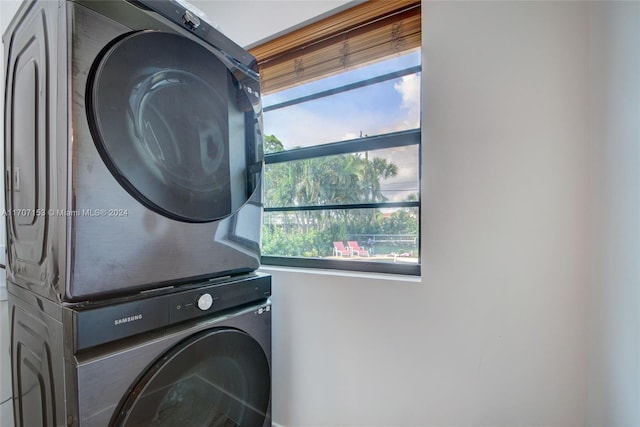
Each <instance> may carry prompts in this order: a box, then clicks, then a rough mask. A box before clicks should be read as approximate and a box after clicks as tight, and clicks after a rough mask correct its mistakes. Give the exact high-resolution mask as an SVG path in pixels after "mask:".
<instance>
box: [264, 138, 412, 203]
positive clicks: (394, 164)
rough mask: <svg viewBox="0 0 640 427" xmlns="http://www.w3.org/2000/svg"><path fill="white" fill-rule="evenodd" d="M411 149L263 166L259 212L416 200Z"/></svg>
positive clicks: (388, 149) (317, 158)
mask: <svg viewBox="0 0 640 427" xmlns="http://www.w3.org/2000/svg"><path fill="white" fill-rule="evenodd" d="M418 159H419V149H418V146H416V145H410V146H404V147H394V148H386V149H382V150H373V151H367V152H361V153H351V154H340V155H335V156H324V157H316V158H312V159H304V160H296V161H291V162H283V163H274V164H268V165H266V167H265V180H266V183H267V185H266V186H265V187H266V188H265V191H264V203H265V207H268V208H269V207H291V206H311V205H343V204H354V203H379V202H404V201H415V200H418V194H419V182H418V180H419V178H418V177H419V171H418V168H419V164H418Z"/></svg>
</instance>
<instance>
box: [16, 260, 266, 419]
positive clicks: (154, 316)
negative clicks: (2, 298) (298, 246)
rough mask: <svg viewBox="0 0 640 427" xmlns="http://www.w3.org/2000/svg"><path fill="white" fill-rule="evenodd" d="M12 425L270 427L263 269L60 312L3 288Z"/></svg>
mask: <svg viewBox="0 0 640 427" xmlns="http://www.w3.org/2000/svg"><path fill="white" fill-rule="evenodd" d="M8 289H9V296H10V298H9V305H10V306H9V312H10V316H11V319H12V321H11V328H12V330H11V337H12V342H11V349H12V351H11V363H12V370H13V395H14V397H15V400H14V414H15V423H16V427H33V426H62V425H65V426H76V427H106V426H109V427H140V426H148V427H165V426H166V427H170V426H181V427H185V426H198V427H200V426H220V427H270V426H271V304H270V302H269V296H270V293H271V280H270V276H267V275H262V274H258V273H251V274H248V275H241V276H239V277H238V278H236V279H216V280H212V281H209V282H206V283H202V284H199V285H198V286H187V287H182V288H181V289H180V290H179V291H177V292H166V291H157V292H154V293H152V294H140V295H137V296H135V297H129V298H123V299H121V300H119V301H112V303H110V304H103V303H89V304H85V305H80V304H76V305H75V306H73V307H64V306H62V305H61V304H57V303H53V302H51V301H49V300H47V299H44V298H43V297H40V296H38V295H36V294H34V293H32V292H29V291H28V290H25V289H24V288H21V287H19V286H16V285H14V284H12V283H9V287H8Z"/></svg>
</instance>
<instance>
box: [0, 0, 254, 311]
mask: <svg viewBox="0 0 640 427" xmlns="http://www.w3.org/2000/svg"><path fill="white" fill-rule="evenodd" d="M4 43H5V52H6V57H5V64H6V71H7V73H6V75H7V85H6V87H7V90H6V97H5V103H6V109H5V111H6V116H5V123H6V126H5V146H6V157H5V158H6V161H5V174H6V176H7V179H6V207H7V210H8V212H9V217H8V221H7V236H8V247H7V248H8V259H7V267H8V268H7V275H8V280H10V281H12V282H13V283H15V284H17V285H19V286H22V287H25V288H27V289H29V290H31V291H33V292H35V293H37V294H39V295H42V296H45V297H46V298H48V299H50V300H53V301H62V302H79V301H87V300H97V299H106V298H113V297H118V296H122V295H127V294H133V293H135V292H137V291H139V290H142V289H150V288H154V287H163V286H167V285H173V284H176V283H185V282H193V281H196V280H202V279H206V278H210V277H219V276H224V275H234V274H242V273H246V272H250V271H253V270H255V269H257V268H258V266H259V261H260V227H261V223H262V196H261V175H262V169H263V152H262V135H261V132H262V131H261V128H262V124H261V123H262V122H261V120H262V115H261V104H260V86H259V76H258V73H257V65H256V61H255V59H254V58H253V57H252V56H251V55H250V54H248V53H247V52H246V51H245V50H243V49H242V48H240V47H239V46H237V45H236V44H235V43H233V42H232V41H231V40H229V39H228V38H226V37H225V36H224V35H222V34H221V33H219V32H218V31H217V30H215V29H214V28H213V27H212V26H211V25H210V24H208V23H207V22H206V20H205V19H204V17H203V16H202V14H201V13H199V12H198V11H197V10H195V9H191V8H189V6H188V5H187V4H186V3H185V2H184V1H178V0H176V1H161V0H153V1H151V0H135V1H134V0H131V1H124V0H117V1H86V0H84V1H81V0H77V1H62V0H59V1H29V2H26V3H24V4H23V5H22V7H21V9H20V10H19V11H18V14H17V15H16V17H15V18H14V20H13V21H12V23H11V25H10V26H9V29H8V30H7V32H6V33H5V35H4Z"/></svg>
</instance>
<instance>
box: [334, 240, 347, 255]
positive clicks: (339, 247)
mask: <svg viewBox="0 0 640 427" xmlns="http://www.w3.org/2000/svg"><path fill="white" fill-rule="evenodd" d="M333 256H351V252H349V250H348V249H347V248H345V247H344V243H342V242H333Z"/></svg>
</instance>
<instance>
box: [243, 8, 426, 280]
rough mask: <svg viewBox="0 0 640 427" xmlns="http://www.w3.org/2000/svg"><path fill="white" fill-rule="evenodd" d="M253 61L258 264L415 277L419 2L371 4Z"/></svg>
mask: <svg viewBox="0 0 640 427" xmlns="http://www.w3.org/2000/svg"><path fill="white" fill-rule="evenodd" d="M252 53H253V54H254V55H255V56H256V58H257V59H258V61H259V64H260V73H261V78H262V87H263V111H264V134H265V163H266V166H265V189H264V195H265V198H264V202H265V215H264V226H263V251H262V261H263V263H264V264H267V265H269V264H271V265H285V266H298V267H320V268H335V269H343V270H358V271H374V272H386V273H400V274H415V275H417V274H420V261H419V260H420V140H421V130H420V113H421V102H420V101H421V99H420V73H421V51H420V2H416V1H405V0H396V1H393V2H386V1H369V2H366V3H363V4H361V5H358V6H356V7H354V8H351V9H348V10H346V11H343V12H341V13H339V14H337V15H334V16H332V17H330V18H327V19H325V20H323V21H320V22H317V23H315V24H312V25H310V26H309V27H305V28H302V29H300V30H298V31H295V32H294V33H291V34H287V35H285V36H282V37H280V38H278V39H276V40H274V41H271V42H268V43H265V44H264V45H261V46H257V47H256V48H254V49H252Z"/></svg>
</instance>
